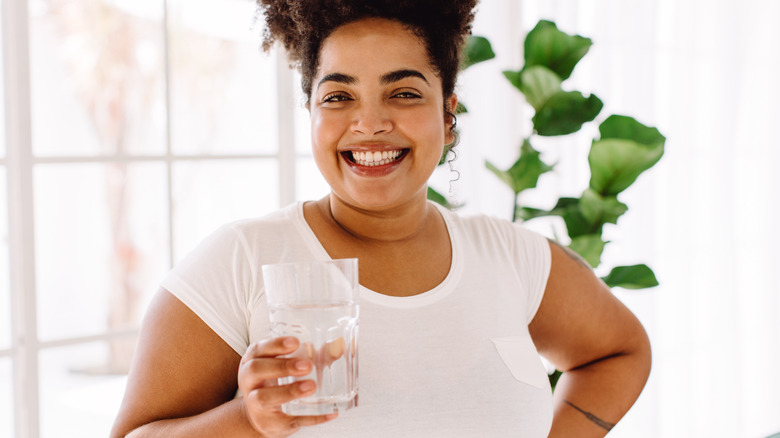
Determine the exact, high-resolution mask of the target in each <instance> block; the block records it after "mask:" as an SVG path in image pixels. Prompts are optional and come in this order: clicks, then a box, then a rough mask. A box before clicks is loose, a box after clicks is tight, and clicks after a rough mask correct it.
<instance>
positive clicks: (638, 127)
mask: <svg viewBox="0 0 780 438" xmlns="http://www.w3.org/2000/svg"><path fill="white" fill-rule="evenodd" d="M599 134H600V135H601V139H607V138H618V139H623V140H632V141H635V142H637V143H639V144H643V145H645V146H648V147H651V148H652V147H659V146H663V144H664V142H666V137H664V136H663V135H662V134H661V133H660V132H658V129H656V128H651V127H649V126H645V125H643V124H641V123H639V122H637V121H636V119H634V118H633V117H628V116H620V115H611V116H609V117H607V119H606V120H604V121H603V122H601V125H599Z"/></svg>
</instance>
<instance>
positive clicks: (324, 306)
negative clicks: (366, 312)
mask: <svg viewBox="0 0 780 438" xmlns="http://www.w3.org/2000/svg"><path fill="white" fill-rule="evenodd" d="M263 282H264V284H265V296H266V298H267V300H268V309H269V315H270V319H271V333H272V335H273V336H274V337H280V336H294V337H296V338H298V340H299V341H300V347H299V348H298V349H297V350H296V351H295V352H294V353H293V354H291V355H289V356H288V357H296V358H303V359H309V360H311V361H312V362H313V364H314V368H313V369H312V372H311V373H310V374H309V375H307V376H303V377H292V376H288V377H283V378H280V379H279V384H280V385H286V384H289V383H292V382H296V381H299V380H307V379H312V380H314V381H315V382H316V383H317V391H316V392H315V393H314V394H313V395H311V396H309V397H305V398H301V399H297V400H294V401H292V402H289V403H285V404H284V405H282V411H284V413H286V414H288V415H322V414H329V413H332V412H339V411H343V410H346V409H349V408H351V407H354V406H357V392H358V356H357V345H358V344H357V340H358V339H357V338H358V268H357V259H339V260H331V261H324V262H302V263H285V264H276V265H265V266H263Z"/></svg>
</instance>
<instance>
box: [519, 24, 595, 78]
mask: <svg viewBox="0 0 780 438" xmlns="http://www.w3.org/2000/svg"><path fill="white" fill-rule="evenodd" d="M591 45H593V42H592V41H591V39H590V38H585V37H582V36H579V35H569V34H566V33H564V32H561V31H560V30H558V27H557V26H556V25H555V23H553V22H551V21H546V20H541V21H539V23H537V24H536V27H534V28H533V29H532V30H531V31H530V32H529V33H528V35H527V36H526V38H525V45H524V54H525V55H524V56H525V67H526V68H528V67H531V66H534V65H543V66H545V67H547V68H549V69H550V70H552V71H554V72H555V73H556V74H557V75H558V76H559V77H560V78H561V79H562V80H566V79H568V78H569V76H571V73H572V71H574V67H575V66H576V65H577V63H578V62H579V61H580V59H582V57H583V56H585V54H587V53H588V50H589V49H590V46H591Z"/></svg>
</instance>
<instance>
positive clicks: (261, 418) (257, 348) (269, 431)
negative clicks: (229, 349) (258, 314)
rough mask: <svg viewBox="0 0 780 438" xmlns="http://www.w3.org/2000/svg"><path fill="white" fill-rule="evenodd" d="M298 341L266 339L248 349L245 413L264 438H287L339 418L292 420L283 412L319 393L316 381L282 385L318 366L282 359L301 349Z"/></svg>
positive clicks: (243, 374) (242, 381)
mask: <svg viewBox="0 0 780 438" xmlns="http://www.w3.org/2000/svg"><path fill="white" fill-rule="evenodd" d="M299 344H300V342H299V341H298V339H296V338H294V337H282V338H274V339H265V340H261V341H258V342H255V343H253V344H252V345H250V346H249V348H247V350H246V353H244V356H243V357H242V358H241V363H240V365H239V367H238V388H239V389H240V390H241V394H243V400H242V402H243V405H242V406H243V411H244V414H245V415H246V417H247V420H248V421H249V423H250V424H251V425H252V427H254V429H255V430H257V431H258V432H259V433H260V434H261V435H262V436H263V437H268V438H272V437H273V438H276V437H286V436H289V435H291V434H293V433H295V432H296V431H297V430H298V429H300V428H301V427H302V426H312V425H315V424H320V423H324V422H326V421H329V420H332V419H334V418H336V417H337V416H338V414H328V415H315V416H290V415H287V414H285V413H284V412H282V408H281V406H282V404H284V403H287V402H290V401H292V400H295V399H298V398H302V397H307V396H310V395H312V394H314V392H315V391H316V384H315V382H314V381H313V380H302V381H298V382H294V383H291V384H288V385H281V386H280V385H278V384H277V379H278V378H280V377H288V376H293V377H301V376H305V375H307V374H309V373H310V372H311V369H312V367H313V366H314V365H313V363H312V361H311V360H308V359H300V358H281V357H279V356H283V355H287V354H292V353H293V352H295V350H297V349H298V346H299Z"/></svg>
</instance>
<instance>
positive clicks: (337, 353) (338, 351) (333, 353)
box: [328, 337, 346, 363]
mask: <svg viewBox="0 0 780 438" xmlns="http://www.w3.org/2000/svg"><path fill="white" fill-rule="evenodd" d="M345 349H346V342H344V338H342V337H339V338H338V339H336V340H334V341H332V342H328V354H329V356H330V361H329V362H330V363H332V362H334V361H336V360H337V359H338V358H340V357H341V356H343V355H344V350H345Z"/></svg>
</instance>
